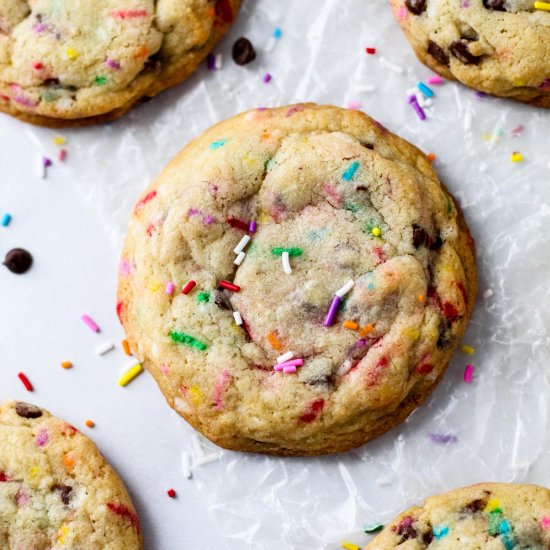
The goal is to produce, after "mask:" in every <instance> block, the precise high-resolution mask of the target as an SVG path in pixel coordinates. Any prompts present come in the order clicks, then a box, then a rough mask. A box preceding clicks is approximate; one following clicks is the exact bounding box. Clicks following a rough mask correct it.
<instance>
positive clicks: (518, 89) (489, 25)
mask: <svg viewBox="0 0 550 550" xmlns="http://www.w3.org/2000/svg"><path fill="white" fill-rule="evenodd" d="M391 3H392V6H393V10H394V14H395V16H396V18H397V20H398V21H399V23H400V24H401V26H402V27H403V29H404V30H405V34H406V35H407V37H408V39H409V41H410V42H411V44H412V46H413V47H414V49H415V51H416V54H417V55H418V57H419V58H420V60H421V61H423V62H424V63H426V64H427V65H428V66H430V67H431V68H432V69H434V70H435V71H437V72H438V73H440V74H441V75H443V76H445V77H447V78H454V79H456V80H459V81H460V82H462V83H463V84H466V85H467V86H470V87H471V88H474V89H476V90H481V91H483V92H487V93H489V94H493V95H497V96H503V97H510V98H512V99H518V100H521V101H526V102H529V103H533V104H537V105H540V106H544V107H549V106H550V56H549V55H548V48H549V47H550V12H548V11H544V10H541V9H536V8H535V4H536V2H534V1H533V0H391Z"/></svg>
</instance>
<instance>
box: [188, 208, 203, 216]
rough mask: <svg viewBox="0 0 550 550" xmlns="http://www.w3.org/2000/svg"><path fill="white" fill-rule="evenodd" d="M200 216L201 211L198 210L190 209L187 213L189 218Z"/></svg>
mask: <svg viewBox="0 0 550 550" xmlns="http://www.w3.org/2000/svg"><path fill="white" fill-rule="evenodd" d="M199 214H200V210H198V209H197V208H190V209H189V210H188V211H187V215H188V216H198V215H199Z"/></svg>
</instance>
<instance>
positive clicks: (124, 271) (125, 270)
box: [118, 260, 132, 277]
mask: <svg viewBox="0 0 550 550" xmlns="http://www.w3.org/2000/svg"><path fill="white" fill-rule="evenodd" d="M118 272H119V273H120V274H121V275H122V276H123V277H127V276H128V275H130V273H132V267H131V266H130V263H129V262H128V260H120V264H119V265H118Z"/></svg>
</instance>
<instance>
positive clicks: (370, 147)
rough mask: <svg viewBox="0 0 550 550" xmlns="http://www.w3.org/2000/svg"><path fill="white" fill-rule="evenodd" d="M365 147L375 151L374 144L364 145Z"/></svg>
mask: <svg viewBox="0 0 550 550" xmlns="http://www.w3.org/2000/svg"><path fill="white" fill-rule="evenodd" d="M363 147H366V148H367V149H370V150H373V149H374V145H373V144H372V143H363Z"/></svg>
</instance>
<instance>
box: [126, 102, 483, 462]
mask: <svg viewBox="0 0 550 550" xmlns="http://www.w3.org/2000/svg"><path fill="white" fill-rule="evenodd" d="M475 294H476V269H475V259H474V244H473V240H472V238H471V237H470V234H469V232H468V229H467V227H466V225H465V223H464V219H463V217H462V215H461V213H460V212H459V210H458V209H457V207H456V205H455V203H454V201H453V200H452V198H451V197H450V196H449V194H448V193H447V192H445V190H444V189H443V188H442V186H441V184H440V182H439V180H438V179H437V176H436V174H435V172H434V170H433V169H432V167H431V165H430V163H429V161H428V160H427V159H426V157H425V155H424V154H423V153H422V152H420V151H419V150H418V149H416V148H415V147H413V146H412V145H410V144H409V143H407V142H405V141H403V140H402V139H400V138H398V137H396V136H394V135H392V134H391V133H390V132H389V131H388V130H386V129H385V128H383V127H382V126H381V125H380V124H378V123H376V122H375V121H373V120H372V119H370V118H369V117H368V116H366V115H364V114H363V113H361V112H357V111H351V110H346V109H340V108H337V107H330V106H325V107H322V106H316V105H313V104H302V105H292V106H288V107H282V108H278V109H258V110H255V111H250V112H248V113H244V114H241V115H239V116H236V117H235V118H232V119H230V120H227V121H225V122H222V123H221V124H218V125H217V126H214V127H212V128H210V129H209V130H207V131H206V132H205V133H204V134H203V135H202V136H200V137H199V138H197V139H195V140H194V141H192V142H191V143H190V144H189V145H188V146H187V147H186V148H185V149H184V150H183V151H182V152H181V153H180V154H179V155H178V156H177V157H176V158H175V159H174V160H173V161H172V162H171V164H170V165H169V166H168V167H167V168H166V170H165V171H164V172H163V173H162V174H161V176H160V177H159V178H158V179H157V180H156V181H155V182H154V183H153V184H152V185H151V186H150V187H149V188H148V189H147V190H146V191H145V192H144V193H143V195H142V197H141V198H140V199H139V200H138V202H137V204H136V206H135V208H134V212H133V215H132V217H131V220H130V225H129V230H128V236H127V239H126V244H125V247H124V250H123V253H122V259H121V265H120V280H119V303H118V312H119V316H120V319H121V321H122V323H123V325H124V328H125V330H126V332H127V335H128V341H129V342H130V344H131V347H132V349H133V351H134V353H135V355H136V356H137V357H138V358H139V359H140V360H141V361H143V363H144V365H145V367H146V368H147V369H148V370H149V371H150V372H151V373H152V375H153V376H154V378H155V379H156V381H157V382H158V384H159V386H160V389H161V391H162V392H163V394H164V395H165V397H166V399H167V400H168V403H169V404H170V405H171V406H172V407H174V408H175V409H176V411H177V412H178V413H180V414H181V415H182V416H183V417H184V418H185V419H186V420H187V421H188V422H189V423H190V424H192V425H193V426H194V427H195V428H197V429H198V430H199V431H201V432H202V433H203V434H204V435H205V436H206V437H208V438H209V439H211V440H212V441H213V442H215V443H217V444H218V445H221V446H222V447H225V448H228V449H237V450H243V451H256V452H264V453H272V454H280V455H316V454H322V453H328V452H336V451H344V450H346V449H350V448H352V447H356V446H359V445H362V444H363V443H365V442H366V441H368V440H370V439H372V438H374V437H376V436H377V435H380V434H381V433H384V432H385V431H387V430H389V429H390V428H392V427H393V426H395V425H396V424H398V423H399V422H401V421H402V420H404V419H405V418H406V417H407V416H408V415H409V414H410V413H411V411H413V410H414V409H415V408H416V407H417V406H418V405H420V403H422V401H424V400H425V399H426V397H427V396H428V395H429V394H430V393H431V391H432V390H433V388H434V387H435V386H436V384H437V383H438V381H439V379H440V378H441V376H442V374H443V372H444V370H445V368H446V366H447V364H448V362H449V360H450V358H451V355H452V353H453V350H454V349H455V347H456V345H457V343H458V341H459V340H460V338H461V336H462V334H463V332H464V329H465V327H466V324H467V321H468V318H469V317H470V314H471V311H472V307H473V303H474V300H475Z"/></svg>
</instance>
